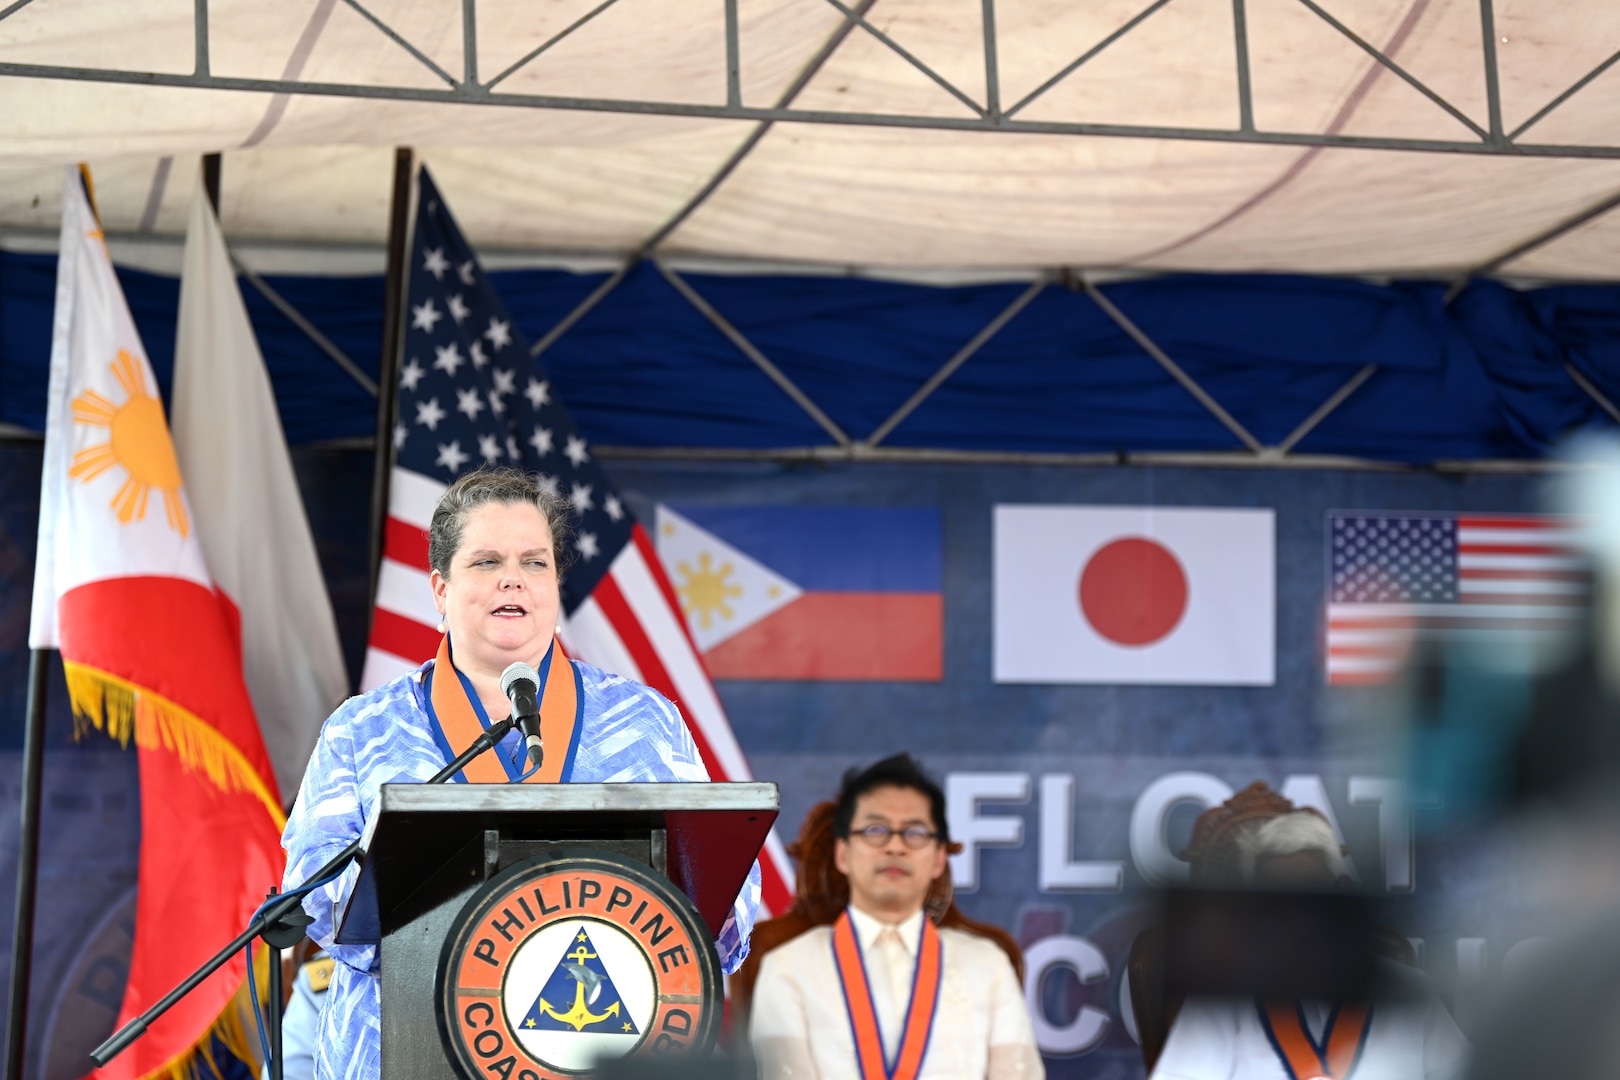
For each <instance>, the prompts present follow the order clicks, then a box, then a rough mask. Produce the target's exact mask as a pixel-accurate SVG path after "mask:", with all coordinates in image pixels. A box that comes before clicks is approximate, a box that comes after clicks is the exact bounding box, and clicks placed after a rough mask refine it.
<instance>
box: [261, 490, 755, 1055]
mask: <svg viewBox="0 0 1620 1080" xmlns="http://www.w3.org/2000/svg"><path fill="white" fill-rule="evenodd" d="M566 514H567V504H566V503H564V502H563V501H562V500H561V499H559V498H557V497H555V496H553V495H550V494H548V493H547V492H545V491H543V490H541V489H539V488H536V487H535V485H534V483H533V482H532V481H531V480H530V479H529V478H528V477H527V476H526V475H524V474H523V473H521V472H518V471H516V470H514V469H479V470H476V471H474V472H470V473H467V474H466V475H464V476H462V477H461V478H460V479H458V480H457V481H456V482H455V483H454V484H452V485H451V486H450V488H449V490H448V491H446V492H445V493H444V496H443V498H441V499H440V501H439V505H438V507H437V509H435V510H434V512H433V520H432V524H431V527H430V529H429V534H428V562H429V564H430V565H431V566H432V574H431V576H430V581H431V583H432V587H433V600H434V604H435V606H436V607H437V608H438V610H439V614H440V616H441V617H442V622H441V624H440V627H439V628H440V629H441V630H443V631H445V636H444V638H443V639H442V640H441V641H440V643H439V652H438V656H437V657H436V658H435V659H433V660H430V661H428V662H427V663H426V664H424V665H422V667H421V668H420V669H418V670H417V671H414V672H412V673H411V674H409V675H405V676H402V677H401V678H398V679H395V680H394V681H393V682H391V683H388V684H387V685H385V686H381V687H378V688H377V689H375V690H372V691H371V692H369V693H366V694H362V695H360V696H359V697H355V698H350V699H349V700H348V701H347V702H345V703H344V704H343V705H342V706H341V707H339V708H338V710H337V711H336V712H335V713H333V714H332V716H331V717H330V718H329V719H328V720H327V721H326V725H325V726H324V727H323V728H322V729H321V736H320V740H319V742H318V743H317V744H316V746H315V752H314V754H313V755H312V756H311V758H310V763H309V769H308V770H307V771H306V772H305V774H304V782H303V785H302V787H301V788H300V790H299V793H298V802H297V804H296V805H295V806H294V807H293V811H292V815H291V816H290V817H289V818H288V820H287V830H286V832H285V833H284V834H283V836H282V846H283V847H285V848H286V849H287V873H286V882H287V885H288V886H294V885H297V884H300V883H302V882H304V881H306V880H308V878H309V876H310V875H311V874H313V873H314V872H315V870H316V869H318V868H319V867H320V866H321V865H322V864H323V863H325V862H326V861H327V860H328V859H330V858H331V857H332V856H334V855H335V854H337V853H338V852H339V851H341V850H342V849H343V848H344V847H345V846H347V845H348V844H349V843H350V842H351V841H353V840H356V839H358V838H359V837H360V835H361V833H362V832H363V831H364V830H365V827H366V823H367V821H368V820H369V819H370V817H371V815H372V814H373V813H375V812H376V807H377V800H378V789H379V788H380V787H381V786H382V785H383V784H397V783H412V782H416V783H420V782H423V781H425V780H427V779H428V778H429V777H431V776H432V775H433V774H434V773H436V772H438V771H439V770H440V769H441V768H443V767H444V766H445V765H447V764H448V763H449V762H450V761H451V759H452V758H454V757H455V755H456V754H457V753H459V752H460V751H461V750H462V749H464V748H466V747H467V746H469V745H471V743H472V741H473V740H474V739H475V738H476V737H477V736H478V735H479V734H480V733H481V732H482V730H483V728H484V725H485V718H486V717H497V718H498V717H504V716H506V715H507V714H508V713H509V712H510V709H511V706H510V703H509V701H508V700H507V697H506V695H505V693H504V692H503V690H502V687H501V673H502V672H503V671H504V670H505V669H506V668H507V666H508V665H510V664H512V663H513V662H515V661H522V662H524V663H527V664H530V665H532V666H533V667H534V668H535V670H536V671H537V672H539V674H540V683H541V686H540V694H539V699H540V701H541V713H542V731H543V733H544V734H545V736H546V739H545V743H546V753H545V758H544V761H543V763H542V765H541V768H540V769H539V771H538V773H536V774H534V775H526V774H529V773H530V769H529V766H528V762H527V761H526V760H525V759H524V757H523V753H524V750H523V742H522V739H521V737H520V735H519V733H518V732H517V731H513V732H512V733H511V734H510V735H509V736H508V737H507V739H506V740H503V742H502V743H501V744H500V745H498V746H497V747H496V748H495V749H494V750H491V751H490V752H489V753H486V754H484V755H482V756H481V757H480V758H478V759H475V760H474V761H473V762H472V763H470V764H469V765H468V766H467V768H466V769H465V770H464V772H463V774H462V775H463V776H464V777H465V779H466V780H467V781H468V782H472V783H506V782H512V781H515V780H518V779H526V780H527V781H528V782H531V783H532V782H547V781H550V782H566V781H574V782H579V783H602V782H610V781H611V782H620V783H622V782H648V781H677V780H707V779H708V778H709V777H708V773H707V771H706V770H705V769H704V767H703V762H702V760H701V758H700V757H699V756H698V752H697V748H696V746H695V745H694V743H693V741H692V736H691V734H690V733H689V732H688V731H687V730H686V724H685V723H684V722H683V721H682V720H681V715H680V713H679V712H678V711H677V710H676V708H675V706H674V705H673V704H671V703H670V702H669V701H668V700H667V699H666V698H664V697H663V695H661V694H659V693H657V692H656V691H654V690H652V689H650V688H648V687H646V686H643V685H641V684H640V683H637V682H634V681H632V680H630V679H625V678H621V677H620V676H617V675H610V674H608V673H607V672H605V671H601V670H599V669H597V668H594V667H592V666H590V665H589V664H584V663H581V662H579V661H578V660H570V659H569V658H567V657H565V656H563V655H562V650H561V649H560V648H559V647H558V646H557V645H556V628H557V616H558V611H559V607H560V604H561V598H560V594H559V592H558V586H559V582H560V578H559V566H558V556H559V554H560V553H561V551H562V545H563V541H564V540H565V539H566V538H567V533H568V526H567V517H566ZM357 876H358V867H357V866H351V867H350V868H349V870H348V872H347V873H346V874H345V875H344V876H342V877H341V878H339V879H338V880H337V881H335V882H333V883H332V884H331V885H329V886H327V887H325V888H323V889H319V890H316V891H315V892H313V893H311V894H310V895H309V896H308V897H307V898H306V899H305V901H304V908H305V910H306V911H307V912H308V913H309V914H310V916H311V917H313V918H314V920H315V921H314V923H313V924H312V925H311V926H310V927H309V931H308V932H309V936H310V937H312V938H314V939H315V940H316V941H317V942H319V943H320V944H321V945H322V946H323V947H325V948H326V950H327V951H328V953H329V954H330V955H331V956H332V957H333V958H334V959H335V960H336V961H337V967H336V969H335V972H334V975H333V979H332V985H331V989H330V991H329V992H328V994H327V1001H326V1004H325V1007H324V1008H323V1009H322V1011H321V1020H320V1031H319V1035H318V1037H317V1038H316V1040H315V1043H316V1052H315V1076H316V1077H317V1078H318V1080H363V1078H365V1080H369V1078H375V1077H377V1076H378V1075H379V1074H380V1071H381V1065H380V1044H379V1027H380V1021H379V1017H380V1000H381V999H380V988H381V977H380V974H379V971H378V962H377V948H376V946H372V945H337V944H334V943H333V941H332V938H333V935H334V934H335V933H336V932H337V927H336V926H335V925H334V924H333V914H334V912H335V911H337V910H341V907H342V904H343V902H344V901H345V900H346V899H347V897H348V893H349V890H350V889H351V888H352V887H353V885H354V881H355V878H356V877H357ZM759 895H760V881H759V866H758V864H757V863H756V864H755V866H754V869H753V871H752V872H751V873H750V875H749V878H748V884H747V885H746V886H745V887H744V889H743V892H742V895H740V896H739V897H738V898H737V901H736V903H735V904H734V905H733V907H732V911H731V914H730V915H729V916H728V917H727V918H726V921H725V923H724V925H722V926H721V928H720V932H719V934H718V936H717V939H716V942H715V945H716V948H717V949H718V950H719V953H720V961H721V966H722V967H723V968H724V970H725V971H727V972H730V971H732V970H734V969H735V968H736V967H737V966H738V965H739V964H741V963H742V960H743V958H744V957H745V956H747V953H748V946H747V942H748V935H749V932H750V931H751V930H752V928H753V922H754V914H755V911H756V910H757V908H758V905H759Z"/></svg>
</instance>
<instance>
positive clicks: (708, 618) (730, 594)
mask: <svg viewBox="0 0 1620 1080" xmlns="http://www.w3.org/2000/svg"><path fill="white" fill-rule="evenodd" d="M733 569H734V567H733V566H732V565H731V564H730V563H729V562H727V563H721V564H720V566H719V568H718V569H717V568H716V567H715V566H714V565H713V562H712V560H711V559H710V558H709V553H708V552H707V551H705V552H703V553H702V554H700V555H699V556H698V564H697V569H696V570H693V569H692V564H691V563H685V562H682V563H677V564H676V565H675V570H676V572H677V573H679V574H681V575H682V576H683V577H685V578H686V580H685V581H684V582H682V583H681V584H680V585H677V586H676V587H675V591H676V592H678V593H680V594H681V601H682V604H681V606H682V607H683V608H685V609H686V614H688V615H696V616H697V620H698V625H699V626H701V627H703V629H705V630H707V629H709V628H710V627H711V626H713V625H714V617H715V616H716V615H719V616H720V617H721V618H722V619H730V618H734V617H735V616H736V614H737V613H736V612H735V611H733V610H732V609H731V605H730V604H728V603H726V601H727V600H731V599H734V598H736V597H738V596H741V595H742V594H743V588H742V586H741V585H738V584H736V583H735V582H731V581H727V580H726V579H727V578H728V577H730V576H731V572H732V570H733Z"/></svg>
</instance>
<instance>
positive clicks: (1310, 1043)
mask: <svg viewBox="0 0 1620 1080" xmlns="http://www.w3.org/2000/svg"><path fill="white" fill-rule="evenodd" d="M1258 1007H1259V1009H1260V1026H1261V1027H1263V1028H1265V1029H1266V1037H1267V1038H1269V1039H1270V1040H1271V1046H1272V1049H1274V1050H1276V1051H1277V1056H1278V1057H1279V1058H1281V1059H1282V1063H1283V1067H1284V1068H1285V1069H1287V1070H1288V1075H1289V1076H1290V1077H1292V1080H1348V1077H1349V1076H1350V1074H1351V1073H1352V1072H1354V1071H1355V1068H1356V1063H1357V1062H1359V1061H1360V1060H1361V1051H1362V1048H1363V1047H1365V1046H1366V1045H1367V1031H1368V1029H1369V1028H1370V1027H1371V1026H1372V1008H1371V1007H1370V1006H1367V1005H1343V1006H1340V1007H1338V1008H1336V1009H1334V1010H1333V1013H1332V1015H1331V1016H1329V1017H1328V1022H1327V1029H1326V1030H1325V1031H1323V1032H1322V1041H1321V1042H1320V1043H1318V1042H1317V1041H1316V1040H1315V1039H1313V1038H1311V1033H1310V1029H1309V1028H1307V1027H1306V1026H1305V1014H1304V1012H1303V1011H1302V1010H1301V1009H1300V1006H1299V1004H1298V1003H1297V1002H1275V1001H1274V1002H1271V1003H1269V1004H1268V1003H1264V1002H1261V1003H1258Z"/></svg>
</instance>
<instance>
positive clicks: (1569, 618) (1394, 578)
mask: <svg viewBox="0 0 1620 1080" xmlns="http://www.w3.org/2000/svg"><path fill="white" fill-rule="evenodd" d="M1328 577H1329V585H1328V610H1327V622H1328V631H1327V677H1328V683H1329V684H1330V685H1342V684H1353V683H1375V682H1382V681H1385V680H1387V679H1389V678H1390V677H1391V676H1392V675H1394V674H1395V673H1396V671H1398V670H1399V668H1400V666H1401V663H1402V662H1403V660H1404V659H1405V658H1406V656H1407V655H1408V653H1409V652H1410V651H1411V648H1412V646H1413V644H1414V643H1415V642H1417V641H1420V640H1432V641H1440V642H1463V641H1476V642H1492V641H1494V642H1498V643H1501V644H1504V645H1507V644H1529V643H1533V642H1535V641H1536V640H1537V639H1545V638H1547V637H1549V636H1553V635H1560V634H1564V633H1568V632H1570V631H1571V630H1573V629H1574V628H1575V626H1576V625H1577V621H1578V620H1579V619H1580V618H1581V617H1582V615H1583V613H1584V612H1583V609H1584V606H1585V604H1586V602H1587V598H1588V594H1589V592H1590V578H1589V575H1588V572H1587V570H1586V563H1585V561H1584V559H1583V558H1582V555H1581V550H1580V546H1579V543H1578V537H1577V523H1575V522H1573V521H1571V520H1570V519H1569V518H1559V517H1541V516H1534V515H1513V516H1504V515H1495V516H1492V515H1484V514H1398V513H1333V514H1330V515H1329V516H1328Z"/></svg>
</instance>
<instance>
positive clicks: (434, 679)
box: [426, 634, 585, 784]
mask: <svg viewBox="0 0 1620 1080" xmlns="http://www.w3.org/2000/svg"><path fill="white" fill-rule="evenodd" d="M554 657H555V658H560V659H561V663H559V664H553V663H552V660H553V658H554ZM450 673H454V674H455V678H453V679H451V678H446V677H445V676H446V675H448V674H450ZM538 674H539V676H540V685H541V690H540V738H541V739H542V740H543V741H544V742H545V745H546V756H545V760H544V761H543V762H542V763H541V765H540V768H539V769H535V770H527V771H525V767H524V764H523V759H522V758H521V757H519V759H518V762H519V763H513V762H510V761H506V760H505V759H504V758H503V757H502V756H501V754H500V753H499V752H492V753H488V754H483V755H481V756H479V757H476V758H474V759H473V760H472V761H470V762H468V763H467V766H466V768H464V769H462V770H461V772H459V773H457V774H456V775H455V777H454V779H455V781H456V782H457V783H472V784H510V783H520V782H521V783H528V784H555V783H559V782H566V781H567V780H568V778H569V777H570V776H572V775H573V772H574V757H575V755H576V754H577V753H578V751H579V736H580V731H581V730H582V729H583V728H584V726H585V725H584V724H583V723H582V722H581V721H582V720H583V716H582V713H583V708H584V702H585V694H584V690H583V688H582V687H581V686H580V684H579V671H578V669H577V668H575V667H574V665H573V664H572V663H570V662H569V659H568V657H567V656H565V655H563V650H562V646H561V645H559V644H558V642H557V640H556V639H555V638H553V639H552V642H551V647H550V648H548V649H547V650H546V655H545V659H543V660H542V661H541V662H540V669H539V672H538ZM426 680H427V693H426V698H427V712H428V720H429V722H430V723H429V726H430V727H431V728H432V730H433V739H434V741H435V742H437V743H438V744H439V749H440V751H442V752H443V753H444V755H445V758H444V759H445V760H446V761H451V760H453V759H454V758H455V756H456V755H457V754H459V753H461V751H463V750H465V749H466V748H467V747H469V746H471V745H472V744H473V740H474V739H476V738H478V736H480V735H482V734H483V733H484V731H485V730H486V729H488V727H489V716H488V714H486V713H485V712H484V705H483V702H481V701H479V700H478V693H477V691H475V690H474V689H473V685H472V682H471V680H469V679H468V678H467V676H465V675H463V674H462V673H461V672H460V671H458V670H457V669H456V666H455V664H454V663H453V662H452V660H451V655H450V635H449V634H446V635H445V636H444V638H443V639H442V640H441V641H440V642H439V655H438V658H437V659H436V660H435V661H434V663H433V667H432V668H430V669H429V670H428V673H427V677H426Z"/></svg>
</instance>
